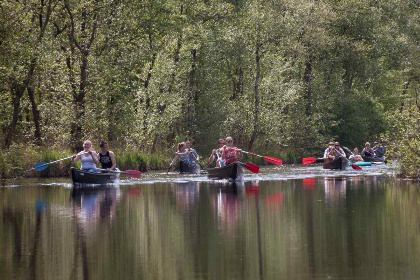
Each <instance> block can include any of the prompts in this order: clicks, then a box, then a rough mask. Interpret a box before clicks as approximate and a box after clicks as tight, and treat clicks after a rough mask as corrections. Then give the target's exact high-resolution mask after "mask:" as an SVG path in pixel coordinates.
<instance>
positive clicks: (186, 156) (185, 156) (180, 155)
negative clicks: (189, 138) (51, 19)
mask: <svg viewBox="0 0 420 280" xmlns="http://www.w3.org/2000/svg"><path fill="white" fill-rule="evenodd" d="M191 158H192V157H191V152H188V151H187V149H186V144H185V142H181V143H179V144H178V150H177V152H176V153H175V157H174V159H173V160H172V163H171V166H175V163H176V162H177V161H182V162H183V163H186V164H188V165H189V166H192V165H195V161H193V160H191Z"/></svg>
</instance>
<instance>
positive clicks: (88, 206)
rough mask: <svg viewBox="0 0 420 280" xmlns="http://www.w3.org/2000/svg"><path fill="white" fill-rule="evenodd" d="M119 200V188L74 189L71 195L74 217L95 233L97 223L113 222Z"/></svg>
mask: <svg viewBox="0 0 420 280" xmlns="http://www.w3.org/2000/svg"><path fill="white" fill-rule="evenodd" d="M119 198H120V188H119V187H112V188H107V189H74V190H73V191H72V194H71V201H72V205H73V212H74V215H75V216H76V218H77V221H78V222H79V223H81V224H83V226H84V227H85V229H87V230H89V231H93V229H94V228H95V225H96V223H98V222H99V221H101V220H102V221H105V222H106V223H109V222H112V220H113V219H114V218H115V209H116V205H117V202H118V200H119Z"/></svg>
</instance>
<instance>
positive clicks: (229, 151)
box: [224, 147, 238, 164]
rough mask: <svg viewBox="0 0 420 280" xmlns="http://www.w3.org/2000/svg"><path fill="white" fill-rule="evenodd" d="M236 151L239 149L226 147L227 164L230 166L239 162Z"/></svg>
mask: <svg viewBox="0 0 420 280" xmlns="http://www.w3.org/2000/svg"><path fill="white" fill-rule="evenodd" d="M234 149H238V148H236V147H230V148H229V147H226V149H225V150H224V153H225V160H226V161H225V164H229V163H232V162H235V161H238V158H237V157H236V151H235V150H234Z"/></svg>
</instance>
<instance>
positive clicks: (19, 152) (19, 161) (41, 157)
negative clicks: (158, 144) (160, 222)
mask: <svg viewBox="0 0 420 280" xmlns="http://www.w3.org/2000/svg"><path fill="white" fill-rule="evenodd" d="M114 152H115V154H116V158H117V166H118V168H119V169H121V170H128V169H134V170H140V171H142V172H144V171H147V170H160V169H165V168H167V167H168V166H169V163H170V162H169V159H168V157H165V156H164V155H161V154H154V155H150V154H142V153H140V152H137V151H130V152H128V151H118V150H115V151H114ZM74 154H75V153H73V152H71V151H63V150H56V149H47V148H43V147H36V146H23V145H14V146H12V147H11V148H10V149H7V150H2V152H1V153H0V177H1V178H2V179H7V178H16V177H67V176H69V170H70V168H71V167H72V166H75V167H80V161H79V162H77V163H76V164H75V165H73V164H72V162H71V159H67V160H63V161H60V162H57V163H53V164H50V165H49V166H48V167H47V168H46V169H45V170H43V171H40V172H37V171H36V170H34V169H33V166H34V164H35V163H37V162H51V161H55V160H59V159H63V158H66V157H69V156H71V155H74Z"/></svg>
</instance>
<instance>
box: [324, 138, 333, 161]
mask: <svg viewBox="0 0 420 280" xmlns="http://www.w3.org/2000/svg"><path fill="white" fill-rule="evenodd" d="M333 159H334V142H329V143H328V148H326V149H325V151H324V162H329V161H332V160H333Z"/></svg>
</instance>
